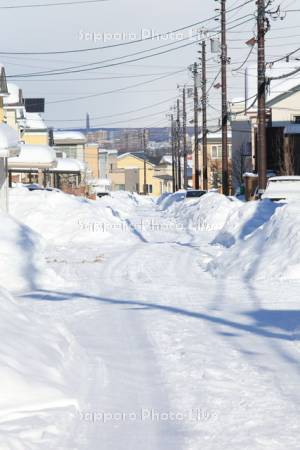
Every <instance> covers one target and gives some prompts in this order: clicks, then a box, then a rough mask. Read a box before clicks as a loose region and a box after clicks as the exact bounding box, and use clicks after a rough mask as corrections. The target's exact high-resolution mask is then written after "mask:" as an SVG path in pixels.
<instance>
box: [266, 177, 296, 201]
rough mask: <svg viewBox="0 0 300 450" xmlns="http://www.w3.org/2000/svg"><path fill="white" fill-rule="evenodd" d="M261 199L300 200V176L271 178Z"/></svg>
mask: <svg viewBox="0 0 300 450" xmlns="http://www.w3.org/2000/svg"><path fill="white" fill-rule="evenodd" d="M261 199H262V200H263V199H270V200H272V201H280V200H286V201H292V200H300V176H283V177H271V178H269V180H268V184H267V188H266V190H265V192H264V193H263V195H262V196H261Z"/></svg>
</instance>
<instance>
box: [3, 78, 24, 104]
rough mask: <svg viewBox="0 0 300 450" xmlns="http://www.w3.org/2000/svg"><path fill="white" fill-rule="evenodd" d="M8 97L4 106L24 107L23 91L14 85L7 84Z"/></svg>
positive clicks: (5, 98)
mask: <svg viewBox="0 0 300 450" xmlns="http://www.w3.org/2000/svg"><path fill="white" fill-rule="evenodd" d="M7 90H8V96H7V97H4V101H3V104H4V106H15V105H22V91H21V90H20V88H19V86H17V85H16V84H14V83H7Z"/></svg>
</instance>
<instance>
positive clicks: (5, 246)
mask: <svg viewBox="0 0 300 450" xmlns="http://www.w3.org/2000/svg"><path fill="white" fill-rule="evenodd" d="M43 247H44V243H43V240H42V239H41V237H40V236H39V235H38V234H37V233H35V232H34V231H32V230H31V229H30V228H28V227H27V226H25V225H23V224H21V223H19V222H18V221H17V220H15V219H13V218H12V217H11V216H9V215H7V214H5V213H1V212H0V286H3V287H5V288H6V289H8V290H14V291H19V290H28V289H34V288H36V287H38V286H41V285H43V286H45V285H48V284H49V283H50V284H51V282H54V283H57V281H58V277H57V276H56V275H55V274H54V272H52V271H51V270H49V269H48V268H47V267H46V264H45V262H44V261H43V259H42V255H41V252H42V250H43Z"/></svg>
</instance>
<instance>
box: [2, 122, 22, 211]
mask: <svg viewBox="0 0 300 450" xmlns="http://www.w3.org/2000/svg"><path fill="white" fill-rule="evenodd" d="M19 153H20V146H19V135H18V133H17V132H16V131H15V130H14V129H13V128H11V127H9V126H8V125H7V124H4V123H1V124H0V209H2V210H7V209H8V163H7V161H8V158H10V157H16V156H18V155H19Z"/></svg>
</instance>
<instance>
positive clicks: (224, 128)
mask: <svg viewBox="0 0 300 450" xmlns="http://www.w3.org/2000/svg"><path fill="white" fill-rule="evenodd" d="M221 50H222V54H221V74H222V192H223V194H224V195H229V176H228V106H227V63H228V60H227V42H226V0H221Z"/></svg>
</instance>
